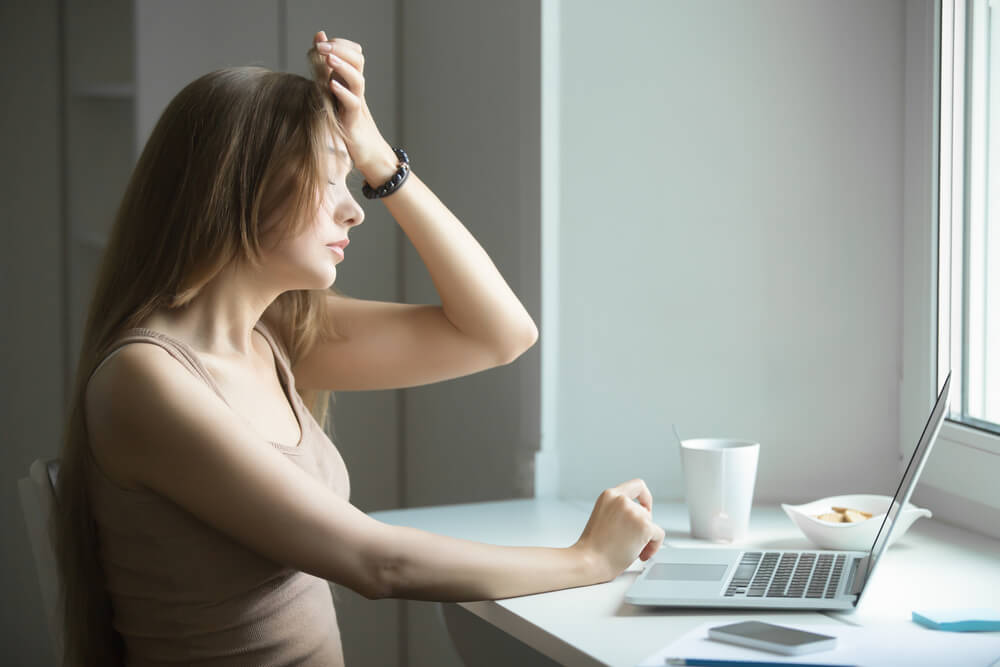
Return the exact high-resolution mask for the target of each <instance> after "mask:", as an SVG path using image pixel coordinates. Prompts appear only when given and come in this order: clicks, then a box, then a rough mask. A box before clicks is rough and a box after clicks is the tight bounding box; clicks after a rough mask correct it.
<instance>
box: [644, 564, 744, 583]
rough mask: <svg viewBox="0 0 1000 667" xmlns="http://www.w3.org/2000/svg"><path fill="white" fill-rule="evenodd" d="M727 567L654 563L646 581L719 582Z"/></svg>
mask: <svg viewBox="0 0 1000 667" xmlns="http://www.w3.org/2000/svg"><path fill="white" fill-rule="evenodd" d="M728 568H729V566H728V565H714V564H706V563H656V564H655V565H653V568H652V570H651V571H650V572H649V574H648V575H646V578H647V579H652V580H654V581H655V580H663V581H719V580H720V579H722V577H723V575H724V574H725V573H726V570H727V569H728Z"/></svg>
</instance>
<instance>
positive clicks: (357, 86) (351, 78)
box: [326, 53, 365, 96]
mask: <svg viewBox="0 0 1000 667" xmlns="http://www.w3.org/2000/svg"><path fill="white" fill-rule="evenodd" d="M326 64H327V67H329V68H330V69H331V71H332V72H334V73H336V74H338V75H340V77H341V78H342V79H343V83H345V84H347V88H348V90H350V91H351V92H352V93H354V94H355V95H357V96H361V95H364V94H365V77H364V75H363V74H361V72H360V71H359V70H358V69H357V68H356V67H355V66H354V65H352V64H350V63H348V62H347V61H344V60H341V59H340V58H338V57H337V56H335V55H333V54H332V53H331V54H329V55H327V56H326Z"/></svg>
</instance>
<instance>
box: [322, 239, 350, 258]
mask: <svg viewBox="0 0 1000 667" xmlns="http://www.w3.org/2000/svg"><path fill="white" fill-rule="evenodd" d="M348 243H350V241H348V240H347V239H342V240H340V241H337V242H336V243H327V244H326V247H327V248H329V249H330V250H332V251H333V252H335V253H336V254H338V255H340V258H341V259H343V258H344V248H346V247H347V244H348Z"/></svg>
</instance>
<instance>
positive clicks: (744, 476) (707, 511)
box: [681, 438, 760, 542]
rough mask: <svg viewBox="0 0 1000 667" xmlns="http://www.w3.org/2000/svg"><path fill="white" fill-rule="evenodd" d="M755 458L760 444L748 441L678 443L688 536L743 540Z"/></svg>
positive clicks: (751, 499)
mask: <svg viewBox="0 0 1000 667" xmlns="http://www.w3.org/2000/svg"><path fill="white" fill-rule="evenodd" d="M759 455H760V443H757V442H750V441H748V440H728V439H721V438H697V439H694V440H682V441H681V466H682V468H683V470H684V496H685V498H687V506H688V512H689V513H690V515H691V536H692V537H695V538H701V539H708V540H713V541H716V542H739V541H742V540H744V539H746V536H747V528H748V526H749V525H750V506H751V505H752V504H753V488H754V482H755V481H756V480H757V459H758V457H759Z"/></svg>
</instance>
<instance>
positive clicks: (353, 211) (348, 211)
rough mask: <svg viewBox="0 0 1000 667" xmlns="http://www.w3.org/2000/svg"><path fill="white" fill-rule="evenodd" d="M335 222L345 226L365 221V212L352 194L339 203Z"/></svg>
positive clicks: (352, 225)
mask: <svg viewBox="0 0 1000 667" xmlns="http://www.w3.org/2000/svg"><path fill="white" fill-rule="evenodd" d="M341 206H342V209H341V210H340V211H338V213H340V215H339V216H338V218H337V222H339V223H340V224H342V225H345V226H347V227H357V226H358V225H360V224H361V223H362V222H364V221H365V212H364V209H362V208H361V206H359V205H358V202H357V201H356V200H355V199H354V197H353V196H348V197H347V198H346V199H345V200H344V201H343V203H342V204H341Z"/></svg>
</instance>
